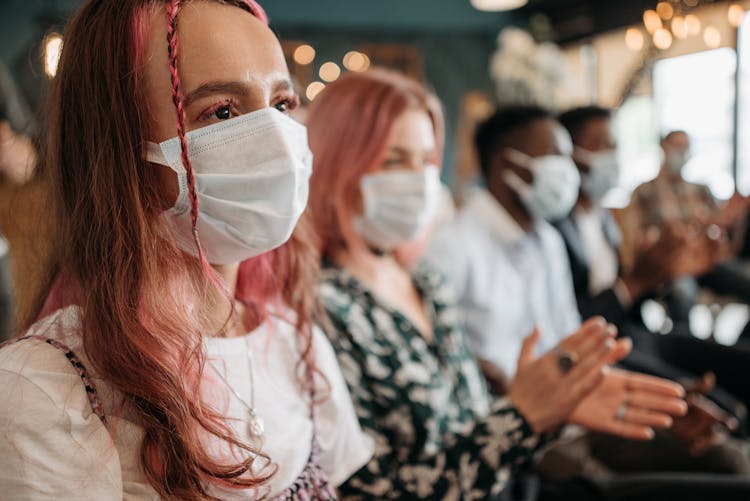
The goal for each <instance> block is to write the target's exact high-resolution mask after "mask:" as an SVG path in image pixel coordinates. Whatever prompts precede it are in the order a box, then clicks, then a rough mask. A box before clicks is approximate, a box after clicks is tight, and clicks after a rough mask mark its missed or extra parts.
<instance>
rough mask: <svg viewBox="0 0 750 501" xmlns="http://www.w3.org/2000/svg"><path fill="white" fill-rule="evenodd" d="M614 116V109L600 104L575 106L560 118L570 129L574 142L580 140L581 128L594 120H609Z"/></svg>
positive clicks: (564, 125)
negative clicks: (611, 109)
mask: <svg viewBox="0 0 750 501" xmlns="http://www.w3.org/2000/svg"><path fill="white" fill-rule="evenodd" d="M610 118H612V111H610V110H608V109H607V108H602V107H600V106H582V107H580V108H573V109H572V110H568V111H566V112H565V113H563V114H562V115H560V117H559V118H558V120H559V121H560V123H561V124H562V125H563V127H565V128H566V129H568V133H569V134H570V137H571V138H573V142H574V143H575V142H578V141H577V140H578V135H579V134H580V133H581V130H583V128H584V127H585V126H586V125H587V124H588V123H589V122H591V121H592V120H602V119H604V120H609V119H610Z"/></svg>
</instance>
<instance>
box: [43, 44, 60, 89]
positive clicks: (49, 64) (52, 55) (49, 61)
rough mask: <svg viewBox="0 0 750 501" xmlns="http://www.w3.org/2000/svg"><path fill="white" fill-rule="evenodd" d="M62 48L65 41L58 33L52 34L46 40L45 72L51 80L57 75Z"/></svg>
mask: <svg viewBox="0 0 750 501" xmlns="http://www.w3.org/2000/svg"><path fill="white" fill-rule="evenodd" d="M62 46H63V39H62V36H61V35H60V34H58V33H52V34H50V35H49V36H48V37H47V38H46V39H45V40H44V72H45V73H46V74H47V76H48V77H50V78H53V77H54V76H55V75H56V74H57V64H58V63H59V62H60V53H61V52H62Z"/></svg>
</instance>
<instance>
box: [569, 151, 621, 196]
mask: <svg viewBox="0 0 750 501" xmlns="http://www.w3.org/2000/svg"><path fill="white" fill-rule="evenodd" d="M575 157H576V159H577V160H579V161H580V162H582V163H584V164H586V165H587V166H588V167H589V173H588V174H586V175H584V176H583V178H582V179H581V185H582V188H583V192H584V193H586V195H587V196H588V197H589V198H590V199H591V200H592V201H594V202H598V201H600V200H601V199H602V198H604V195H606V194H607V193H609V191H610V190H611V189H612V188H614V187H615V186H617V182H618V181H619V179H620V163H619V161H618V160H617V151H616V150H606V151H596V152H592V151H588V150H585V149H583V148H576V151H575Z"/></svg>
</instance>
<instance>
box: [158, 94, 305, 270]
mask: <svg viewBox="0 0 750 501" xmlns="http://www.w3.org/2000/svg"><path fill="white" fill-rule="evenodd" d="M187 143H188V155H189V156H190V162H191V164H192V166H193V171H194V173H195V186H196V191H197V193H198V199H199V201H200V206H199V214H198V234H199V235H200V238H201V245H202V247H203V250H204V252H205V254H206V258H207V259H208V261H209V262H210V263H211V264H219V265H222V264H229V263H236V262H239V261H244V260H246V259H250V258H251V257H255V256H258V255H261V254H263V253H265V252H268V251H270V250H273V249H275V248H276V247H279V246H280V245H282V244H283V243H284V242H286V241H287V240H288V239H289V237H290V236H291V234H292V231H293V230H294V226H295V225H296V224H297V221H298V219H299V217H300V216H301V215H302V212H303V211H304V210H305V206H306V205H307V197H308V193H309V180H310V174H311V173H312V153H311V152H310V149H309V147H308V145H307V129H306V128H305V127H304V126H302V125H300V124H299V123H297V122H295V121H294V120H292V119H291V118H289V117H288V116H286V115H284V114H283V113H281V112H279V111H278V110H276V109H275V108H265V109H262V110H259V111H256V112H253V113H248V114H246V115H242V116H239V117H236V118H232V119H229V120H226V121H223V122H219V123H216V124H212V125H209V126H206V127H203V128H200V129H196V130H193V131H190V132H188V133H187ZM180 155H181V150H180V141H179V139H178V138H176V137H175V138H172V139H169V140H167V141H164V142H162V143H160V144H154V143H148V150H147V159H148V161H149V162H153V163H157V164H161V165H166V166H168V167H170V168H172V170H174V171H175V172H176V173H177V176H178V179H179V186H180V193H179V195H178V197H177V201H176V202H175V204H174V207H172V209H171V210H170V211H168V212H166V213H165V214H164V215H165V217H168V218H169V219H170V220H171V222H172V223H173V227H174V229H175V235H176V238H177V242H178V244H179V245H180V248H181V249H183V250H184V251H185V252H187V253H189V254H192V255H194V256H195V255H197V253H198V250H197V248H196V246H195V242H194V240H193V236H192V227H191V223H190V198H189V196H188V188H187V173H186V171H185V168H184V167H183V165H182V159H181V157H180Z"/></svg>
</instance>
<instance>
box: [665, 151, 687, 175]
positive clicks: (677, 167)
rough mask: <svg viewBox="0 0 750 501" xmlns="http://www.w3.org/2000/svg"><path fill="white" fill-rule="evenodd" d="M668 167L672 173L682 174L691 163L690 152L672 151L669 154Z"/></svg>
mask: <svg viewBox="0 0 750 501" xmlns="http://www.w3.org/2000/svg"><path fill="white" fill-rule="evenodd" d="M666 155H667V158H666V160H667V167H669V168H670V170H671V171H672V172H680V171H682V168H683V167H684V166H685V164H687V163H688V161H690V152H689V151H685V150H670V151H669V152H668V153H667V154H666Z"/></svg>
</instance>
